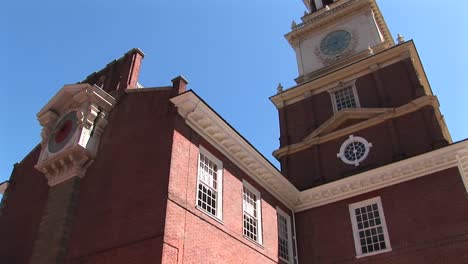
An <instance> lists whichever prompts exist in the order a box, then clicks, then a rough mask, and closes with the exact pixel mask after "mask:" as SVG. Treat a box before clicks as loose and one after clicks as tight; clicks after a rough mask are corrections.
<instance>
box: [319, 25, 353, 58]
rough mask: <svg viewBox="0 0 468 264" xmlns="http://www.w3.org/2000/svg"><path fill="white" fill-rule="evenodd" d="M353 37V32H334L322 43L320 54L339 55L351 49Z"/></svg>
mask: <svg viewBox="0 0 468 264" xmlns="http://www.w3.org/2000/svg"><path fill="white" fill-rule="evenodd" d="M351 37H352V36H351V32H349V31H347V30H336V31H333V32H331V33H329V34H328V35H327V36H325V38H323V39H322V41H321V42H320V52H322V53H323V54H325V55H326V56H335V55H338V54H340V53H342V52H343V51H345V50H346V49H347V48H348V47H349V45H350V44H351Z"/></svg>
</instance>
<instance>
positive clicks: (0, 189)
mask: <svg viewBox="0 0 468 264" xmlns="http://www.w3.org/2000/svg"><path fill="white" fill-rule="evenodd" d="M9 185H10V182H9V181H4V182H2V183H0V194H5V192H6V190H7V189H8V186H9Z"/></svg>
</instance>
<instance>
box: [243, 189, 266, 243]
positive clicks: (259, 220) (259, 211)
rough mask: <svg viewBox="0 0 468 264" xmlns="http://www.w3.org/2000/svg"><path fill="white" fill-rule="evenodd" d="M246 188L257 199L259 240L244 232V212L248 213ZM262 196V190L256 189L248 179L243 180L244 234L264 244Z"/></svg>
mask: <svg viewBox="0 0 468 264" xmlns="http://www.w3.org/2000/svg"><path fill="white" fill-rule="evenodd" d="M244 188H245V189H247V190H249V191H250V192H252V193H253V194H254V195H255V197H256V198H257V200H256V201H255V206H256V210H257V234H256V235H257V240H254V239H252V238H250V237H248V236H246V235H245V234H244V214H246V205H245V201H244ZM262 231H263V229H262V197H261V196H260V192H259V191H258V190H257V189H255V187H253V186H252V185H251V184H250V183H248V182H247V181H246V180H242V235H243V236H244V237H245V238H246V239H248V240H250V241H254V242H255V243H258V244H260V245H262V244H263V236H262V233H263V232H262Z"/></svg>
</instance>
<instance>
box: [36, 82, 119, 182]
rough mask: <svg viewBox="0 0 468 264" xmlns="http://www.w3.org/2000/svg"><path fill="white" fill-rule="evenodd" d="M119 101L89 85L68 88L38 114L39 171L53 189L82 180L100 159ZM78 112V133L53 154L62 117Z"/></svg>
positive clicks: (76, 85)
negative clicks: (50, 143)
mask: <svg viewBox="0 0 468 264" xmlns="http://www.w3.org/2000/svg"><path fill="white" fill-rule="evenodd" d="M115 102H116V100H115V99H114V98H113V97H112V96H111V95H110V94H108V93H106V92H105V91H104V90H102V89H101V88H99V87H97V86H91V85H89V84H71V85H65V86H64V87H63V88H62V89H60V91H59V92H58V93H57V94H56V95H55V96H54V97H53V98H52V99H51V100H50V101H49V102H48V103H47V104H46V106H44V107H43V108H42V109H41V111H39V113H38V114H37V119H38V120H39V123H40V124H41V126H42V132H41V137H42V142H41V147H42V148H41V154H40V156H39V159H38V161H37V164H36V166H35V167H36V169H38V170H39V171H40V172H42V173H44V175H45V176H46V178H47V180H48V184H49V185H50V186H53V185H56V184H58V183H61V182H63V181H65V180H68V179H70V178H72V177H83V176H84V175H85V174H86V170H87V168H88V167H89V165H90V164H91V163H92V161H93V159H94V158H95V157H96V155H97V148H98V144H99V140H100V137H101V135H102V133H103V131H104V128H105V127H106V126H107V122H108V121H107V115H108V113H109V112H110V111H111V110H112V108H113V107H114V105H115ZM71 111H75V112H76V113H75V115H76V119H77V123H76V126H77V129H76V131H75V132H74V134H73V135H72V136H71V138H70V140H69V141H68V142H67V144H66V145H65V146H63V147H62V149H61V150H60V151H58V152H54V153H52V152H50V151H49V149H48V147H47V142H48V140H49V138H50V136H51V134H52V133H53V129H54V126H55V125H56V123H57V120H58V119H59V118H60V116H63V115H64V114H66V113H68V112H71Z"/></svg>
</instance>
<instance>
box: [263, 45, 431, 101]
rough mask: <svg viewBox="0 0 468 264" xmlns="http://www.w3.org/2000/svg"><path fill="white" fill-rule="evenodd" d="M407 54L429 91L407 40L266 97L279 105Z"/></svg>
mask: <svg viewBox="0 0 468 264" xmlns="http://www.w3.org/2000/svg"><path fill="white" fill-rule="evenodd" d="M407 58H410V59H411V62H412V64H413V67H414V68H415V70H416V73H417V76H418V77H419V79H420V80H419V81H420V82H421V85H422V86H423V87H424V90H425V93H426V94H427V95H432V91H431V88H430V85H429V81H428V80H427V76H426V74H425V72H424V68H423V66H422V62H421V60H420V58H419V55H418V52H417V50H416V47H415V46H414V43H413V42H412V41H408V42H405V43H403V44H399V45H397V46H394V47H392V48H390V49H387V50H385V51H382V52H380V53H377V54H375V55H372V56H370V57H367V58H365V59H362V60H360V61H357V62H355V63H353V64H348V65H345V66H343V67H341V68H339V69H337V70H335V71H333V72H330V73H328V74H326V75H322V76H318V77H317V78H316V79H313V80H310V81H308V82H306V83H302V84H300V85H297V86H293V87H291V88H289V89H287V90H285V91H284V92H282V93H279V94H277V95H274V96H272V97H270V100H271V101H272V102H273V104H275V106H276V108H278V109H280V108H283V107H285V106H288V105H291V104H294V103H296V102H299V101H301V100H303V99H304V94H305V93H310V95H315V94H318V93H321V92H324V91H326V90H328V89H331V88H333V87H337V86H339V85H340V83H342V82H351V81H353V80H356V79H358V78H359V77H362V76H364V75H367V74H370V73H371V72H373V71H375V70H376V69H381V68H384V67H387V66H389V65H392V64H394V63H397V62H399V61H402V60H404V59H407Z"/></svg>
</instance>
